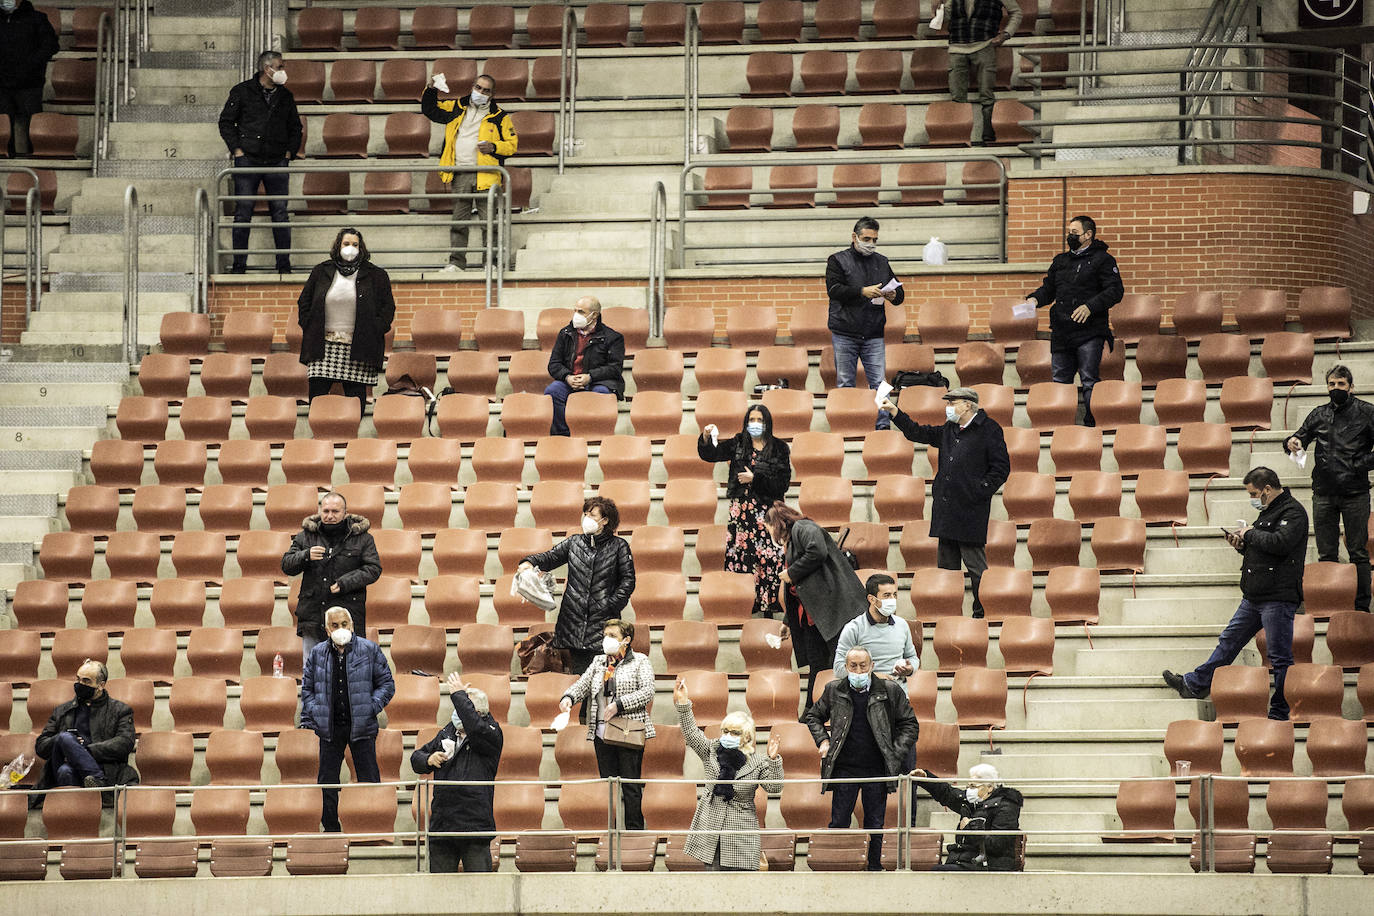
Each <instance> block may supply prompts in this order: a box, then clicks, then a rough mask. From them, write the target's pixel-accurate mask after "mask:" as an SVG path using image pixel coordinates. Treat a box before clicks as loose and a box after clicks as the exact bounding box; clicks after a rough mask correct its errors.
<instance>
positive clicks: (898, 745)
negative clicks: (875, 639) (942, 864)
mask: <svg viewBox="0 0 1374 916" xmlns="http://www.w3.org/2000/svg"><path fill="white" fill-rule="evenodd" d="M845 672H846V677H845V678H844V679H843V680H834V681H831V682H830V683H828V684H826V685H825V690H824V692H822V694H821V698H820V699H819V700H817V701H816V703H815V705H813V706H812V707H811V708H810V709H808V710H807V711H806V712H805V713H804V714H803V715H802V722H804V723H805V724H806V727H807V728H809V729H810V730H811V737H812V738H813V739H814V740H815V742H816V747H817V748H818V749H819V750H820V754H821V778H822V779H823V780H825V781H824V782H822V783H821V791H822V792H832V793H833V794H832V795H831V796H830V827H831V828H832V829H836V828H839V829H844V828H848V827H849V821H850V818H851V817H853V815H854V803H855V802H856V801H858V799H859V796H860V795H863V801H864V829H865V830H874V831H876V830H881V829H882V827H883V821H884V819H885V815H886V809H887V795H888V793H889V792H895V791H896V790H897V784H896V783H895V782H863V783H852V782H844V781H843V780H845V779H865V778H870V777H878V776H891V777H896V776H898V775H900V774H902V773H904V772H906V761H907V756H908V752H909V751H910V750H911V748H912V747H913V746H914V745H915V744H916V734H917V730H918V728H919V726H918V725H917V723H916V714H915V713H914V712H912V711H911V703H910V702H908V700H907V696H906V689H905V688H904V686H903V685H902V684H900V683H898V682H897V681H892V680H888V679H887V678H875V677H874V676H873V657H872V656H871V655H869V653H868V650H867V649H865V648H864V647H863V646H855V647H854V648H853V649H850V650H849V654H848V655H846V656H845ZM826 722H829V723H830V728H829V729H828V730H827V729H826ZM831 780H833V781H831ZM882 868H883V835H882V834H881V833H873V834H871V835H870V837H869V840H868V870H869V871H882Z"/></svg>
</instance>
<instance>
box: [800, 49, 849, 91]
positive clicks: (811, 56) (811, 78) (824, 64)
mask: <svg viewBox="0 0 1374 916" xmlns="http://www.w3.org/2000/svg"><path fill="white" fill-rule="evenodd" d="M799 69H800V71H801V74H800V75H801V81H802V95H843V94H844V87H845V80H846V78H847V77H848V75H849V63H848V61H847V60H846V58H845V55H844V53H843V52H840V51H826V50H814V51H806V52H805V53H803V54H802V57H801V65H800V67H799Z"/></svg>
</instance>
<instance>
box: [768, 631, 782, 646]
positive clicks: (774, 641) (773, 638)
mask: <svg viewBox="0 0 1374 916" xmlns="http://www.w3.org/2000/svg"><path fill="white" fill-rule="evenodd" d="M763 641H764V642H765V643H766V644H767V645H768V648H770V649H781V648H782V637H781V636H779V635H778V634H776V633H764V634H763Z"/></svg>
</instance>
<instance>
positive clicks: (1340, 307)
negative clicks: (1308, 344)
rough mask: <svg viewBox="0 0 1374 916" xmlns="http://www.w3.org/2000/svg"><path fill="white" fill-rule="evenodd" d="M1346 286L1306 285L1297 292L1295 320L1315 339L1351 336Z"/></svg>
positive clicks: (1339, 338) (1349, 309)
mask: <svg viewBox="0 0 1374 916" xmlns="http://www.w3.org/2000/svg"><path fill="white" fill-rule="evenodd" d="M1350 303H1351V299H1350V288H1349V287H1346V286H1308V287H1304V288H1303V290H1302V291H1301V292H1300V293H1299V294H1298V320H1299V321H1301V322H1302V329H1303V330H1304V331H1306V332H1307V333H1308V334H1311V335H1312V336H1313V337H1315V338H1317V339H1318V340H1331V339H1333V338H1334V339H1336V340H1346V339H1349V338H1350V336H1351V330H1350V315H1351V306H1350Z"/></svg>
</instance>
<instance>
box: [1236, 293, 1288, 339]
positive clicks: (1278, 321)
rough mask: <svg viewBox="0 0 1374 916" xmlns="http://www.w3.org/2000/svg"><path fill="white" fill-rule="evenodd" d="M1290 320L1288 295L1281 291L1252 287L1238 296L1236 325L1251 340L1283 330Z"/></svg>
mask: <svg viewBox="0 0 1374 916" xmlns="http://www.w3.org/2000/svg"><path fill="white" fill-rule="evenodd" d="M1287 320H1288V294H1287V293H1286V292H1285V291H1284V290H1281V289H1261V288H1259V287H1251V288H1249V289H1243V290H1241V291H1240V292H1239V293H1237V294H1236V325H1237V327H1238V328H1239V329H1240V333H1241V334H1243V335H1245V336H1246V337H1250V338H1263V337H1266V336H1267V335H1269V334H1273V333H1276V332H1278V331H1282V330H1283V326H1284V323H1285V322H1286V321H1287Z"/></svg>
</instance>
